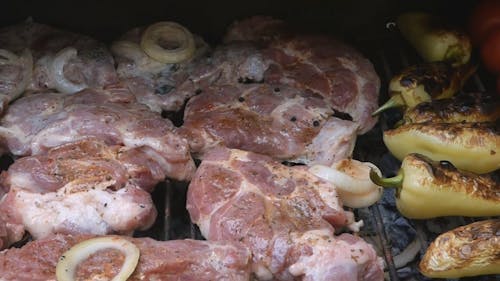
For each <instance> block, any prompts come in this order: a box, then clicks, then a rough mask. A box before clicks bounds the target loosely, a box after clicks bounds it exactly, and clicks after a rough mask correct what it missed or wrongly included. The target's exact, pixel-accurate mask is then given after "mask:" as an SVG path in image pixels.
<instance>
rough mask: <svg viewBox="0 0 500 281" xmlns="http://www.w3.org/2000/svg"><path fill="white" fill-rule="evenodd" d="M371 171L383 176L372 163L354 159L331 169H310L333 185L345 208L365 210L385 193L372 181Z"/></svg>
mask: <svg viewBox="0 0 500 281" xmlns="http://www.w3.org/2000/svg"><path fill="white" fill-rule="evenodd" d="M370 169H374V170H375V171H376V172H377V173H378V174H381V172H380V170H379V169H378V168H377V167H376V166H375V165H373V164H372V163H369V162H360V161H357V160H354V159H343V160H340V161H339V162H336V163H334V164H333V165H332V166H331V167H328V166H324V165H314V166H312V167H311V168H309V171H310V172H312V173H313V174H314V175H316V176H317V177H320V178H322V179H324V180H327V181H329V182H331V183H333V184H334V185H335V187H337V191H338V193H339V196H340V199H341V200H342V202H343V203H344V205H345V206H348V207H351V208H364V207H368V206H371V205H373V204H374V203H375V202H377V201H378V200H379V199H380V198H381V197H382V193H383V190H382V188H381V187H380V186H378V185H376V184H374V183H373V182H372V181H371V180H370Z"/></svg>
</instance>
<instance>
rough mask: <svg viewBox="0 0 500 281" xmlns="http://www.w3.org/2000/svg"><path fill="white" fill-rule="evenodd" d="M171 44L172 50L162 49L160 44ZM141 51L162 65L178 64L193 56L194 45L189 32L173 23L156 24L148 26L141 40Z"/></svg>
mask: <svg viewBox="0 0 500 281" xmlns="http://www.w3.org/2000/svg"><path fill="white" fill-rule="evenodd" d="M161 41H164V42H170V43H173V45H174V47H173V48H172V49H169V48H164V47H162V46H161V45H160V42H161ZM141 48H142V50H143V51H144V52H145V53H146V54H147V55H148V56H150V57H151V58H153V59H155V60H157V61H159V62H162V63H178V62H181V61H185V60H187V59H189V58H191V57H192V56H193V55H194V51H195V44H194V38H193V35H192V34H191V32H189V30H187V29H186V28H185V27H184V26H182V25H180V24H178V23H175V22H158V23H155V24H152V25H150V26H149V27H148V28H147V29H146V30H145V31H144V33H143V35H142V38H141Z"/></svg>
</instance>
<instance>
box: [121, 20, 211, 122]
mask: <svg viewBox="0 0 500 281" xmlns="http://www.w3.org/2000/svg"><path fill="white" fill-rule="evenodd" d="M144 30H145V27H137V28H134V29H132V30H130V31H128V32H127V33H125V34H124V35H123V36H122V37H121V38H119V39H118V40H117V41H115V42H114V43H113V45H112V46H111V51H112V52H113V55H114V56H115V60H116V63H117V73H118V76H119V77H120V79H122V81H123V82H124V83H126V84H127V85H128V86H129V87H130V89H131V92H132V93H133V94H134V95H135V96H136V98H137V101H138V102H140V103H142V104H145V105H147V106H148V107H149V108H150V109H151V110H152V111H155V112H161V111H162V110H164V111H178V110H180V109H181V108H182V106H183V105H184V104H185V102H186V100H187V99H188V98H190V97H191V96H193V95H194V94H195V91H194V90H190V89H191V88H192V85H191V84H192V82H191V81H190V80H189V78H190V74H191V73H193V72H194V71H196V68H197V67H198V66H199V65H200V64H202V62H203V61H204V60H205V59H206V58H205V56H206V55H207V53H208V52H209V51H210V47H209V46H208V44H207V43H205V41H203V39H202V38H201V37H200V36H197V35H194V41H195V47H196V51H195V53H194V55H193V57H192V58H190V59H188V60H186V61H182V62H179V63H162V62H159V61H156V60H154V59H153V58H151V57H149V56H148V55H147V54H146V53H145V52H144V51H143V50H142V48H141V47H140V42H141V37H142V35H143V33H144ZM184 88H189V90H180V89H184ZM176 89H179V90H176Z"/></svg>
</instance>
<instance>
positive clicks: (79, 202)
mask: <svg viewBox="0 0 500 281" xmlns="http://www.w3.org/2000/svg"><path fill="white" fill-rule="evenodd" d="M162 162H163V161H162V158H161V156H159V155H158V153H157V152H155V151H154V150H152V149H150V148H148V147H139V148H129V147H124V146H107V145H105V144H104V143H103V142H101V141H96V140H89V139H86V140H82V141H78V142H75V143H69V144H65V145H61V146H58V147H56V148H53V149H50V150H49V151H48V152H47V153H46V154H43V155H37V156H28V157H23V158H20V159H18V160H16V161H15V162H14V163H13V164H12V165H11V166H10V167H9V170H8V171H6V172H3V173H2V176H1V177H0V185H1V186H3V187H4V188H5V189H6V190H8V192H7V193H6V194H5V195H4V196H3V198H1V199H0V210H1V212H0V221H3V223H2V224H3V228H4V229H5V230H6V231H4V232H3V233H4V234H3V235H2V234H0V241H3V247H5V246H8V245H9V244H11V243H13V242H17V241H18V240H20V239H21V238H22V237H23V236H24V234H25V231H28V232H29V233H30V234H31V236H32V237H34V238H35V239H39V238H44V237H47V236H49V235H50V234H52V233H73V234H79V233H84V234H109V233H122V234H130V233H132V232H133V231H134V230H135V229H146V228H148V227H150V226H151V225H152V224H153V222H154V219H155V218H156V209H155V207H154V205H153V202H152V201H151V198H150V195H149V194H148V192H149V191H152V189H153V188H154V186H155V185H156V184H157V183H158V182H160V181H161V180H163V179H164V178H165V172H166V171H165V170H166V168H165V167H164V166H162V164H163V163H162ZM1 227H2V226H0V228H1ZM1 247H2V245H0V248H1Z"/></svg>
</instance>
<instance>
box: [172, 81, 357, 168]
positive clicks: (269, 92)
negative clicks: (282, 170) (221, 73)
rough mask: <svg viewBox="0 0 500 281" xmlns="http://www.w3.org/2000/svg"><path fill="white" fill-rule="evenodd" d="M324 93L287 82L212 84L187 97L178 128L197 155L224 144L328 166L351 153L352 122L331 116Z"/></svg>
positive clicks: (284, 158) (352, 145) (354, 137)
mask: <svg viewBox="0 0 500 281" xmlns="http://www.w3.org/2000/svg"><path fill="white" fill-rule="evenodd" d="M332 115H334V111H333V110H332V109H331V108H329V107H328V106H327V105H325V103H324V101H323V99H322V98H320V97H317V96H314V95H310V94H307V93H304V92H302V91H298V90H296V89H294V88H291V87H288V86H273V85H267V84H249V85H239V86H238V87H235V86H230V85H227V86H221V87H211V88H207V89H205V91H204V92H203V93H201V94H199V95H197V96H195V97H193V98H191V100H190V101H189V102H188V104H187V106H186V109H185V112H184V124H183V126H182V127H181V128H180V129H179V130H178V132H179V133H180V134H181V135H183V136H185V138H186V139H187V140H188V141H189V143H190V146H191V150H192V151H194V152H196V153H198V154H199V156H201V158H202V157H203V154H204V153H206V152H207V151H209V150H210V149H211V148H213V147H215V146H218V145H224V146H226V147H229V148H238V149H243V150H248V151H253V152H258V153H261V154H266V155H270V156H272V157H273V158H276V159H280V160H287V161H291V162H302V163H307V164H325V165H330V164H332V163H334V162H336V161H338V160H340V159H344V158H346V157H349V156H350V155H351V154H352V151H353V149H354V142H355V140H356V125H355V124H354V123H353V122H350V121H346V120H341V119H339V118H336V117H333V116H332Z"/></svg>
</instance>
